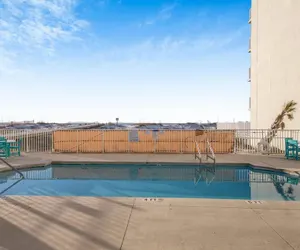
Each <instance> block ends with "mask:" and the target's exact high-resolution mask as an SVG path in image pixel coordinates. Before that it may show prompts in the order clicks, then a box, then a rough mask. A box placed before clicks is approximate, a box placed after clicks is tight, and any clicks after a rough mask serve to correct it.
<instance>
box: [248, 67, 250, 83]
mask: <svg viewBox="0 0 300 250" xmlns="http://www.w3.org/2000/svg"><path fill="white" fill-rule="evenodd" d="M248 82H251V68H249V70H248Z"/></svg>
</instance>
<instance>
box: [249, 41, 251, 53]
mask: <svg viewBox="0 0 300 250" xmlns="http://www.w3.org/2000/svg"><path fill="white" fill-rule="evenodd" d="M248 52H249V53H251V38H249V48H248Z"/></svg>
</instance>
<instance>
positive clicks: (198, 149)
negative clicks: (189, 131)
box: [195, 141, 202, 163]
mask: <svg viewBox="0 0 300 250" xmlns="http://www.w3.org/2000/svg"><path fill="white" fill-rule="evenodd" d="M195 146H196V149H197V151H196V150H195V159H197V158H198V159H199V161H200V163H202V155H201V151H200V147H199V144H198V142H197V141H195ZM197 153H198V154H197Z"/></svg>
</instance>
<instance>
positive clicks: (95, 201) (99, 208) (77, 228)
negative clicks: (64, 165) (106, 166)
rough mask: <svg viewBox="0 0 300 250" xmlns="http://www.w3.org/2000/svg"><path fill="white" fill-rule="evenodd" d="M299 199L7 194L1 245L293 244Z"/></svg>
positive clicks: (298, 245) (152, 248)
mask: <svg viewBox="0 0 300 250" xmlns="http://www.w3.org/2000/svg"><path fill="white" fill-rule="evenodd" d="M299 228H300V202H271V201H268V202H262V204H248V203H247V202H246V201H241V200H206V199H162V200H159V201H149V200H148V201H145V199H142V198H137V199H135V198H113V199H111V198H100V197H99V198H96V197H43V196H8V197H4V198H2V199H0V235H1V237H0V249H9V250H20V249H30V250H41V249H43V250H61V249H66V250H67V249H70V250H71V249H72V250H82V249H89V250H94V249H95V250H96V249H97V250H99V249H107V250H119V249H123V250H124V249H128V250H141V249H143V250H160V249H172V250H187V249H191V250H196V249H197V250H198V249H199V250H200V249H203V250H212V249H215V250H217V249H224V250H229V249H230V250H244V249H245V250H246V249H248V250H250V249H251V250H268V249H269V250H285V249H286V250H293V249H294V250H295V249H300V237H299Z"/></svg>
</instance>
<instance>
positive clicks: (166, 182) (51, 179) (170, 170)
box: [0, 164, 300, 201]
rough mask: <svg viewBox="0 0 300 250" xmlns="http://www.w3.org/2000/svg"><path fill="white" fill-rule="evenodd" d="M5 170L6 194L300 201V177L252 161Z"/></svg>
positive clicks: (0, 185) (0, 179)
mask: <svg viewBox="0 0 300 250" xmlns="http://www.w3.org/2000/svg"><path fill="white" fill-rule="evenodd" d="M22 173H23V174H24V176H25V179H22V180H21V179H20V175H19V174H17V173H15V172H6V173H2V174H0V192H1V195H2V196H3V195H42V196H99V197H162V198H169V197H174V198H175V197H176V198H210V199H244V200H286V201H293V200H299V201H300V188H299V185H298V181H299V177H295V176H292V175H288V174H282V173H279V172H272V171H262V170H256V169H253V168H251V167H249V166H245V165H244V166H243V165H241V166H215V167H214V166H213V165H210V166H197V165H170V164H166V165H159V164H158V165H157V164H118V165H117V164H107V165H52V166H48V167H44V168H33V169H27V170H23V171H22Z"/></svg>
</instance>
